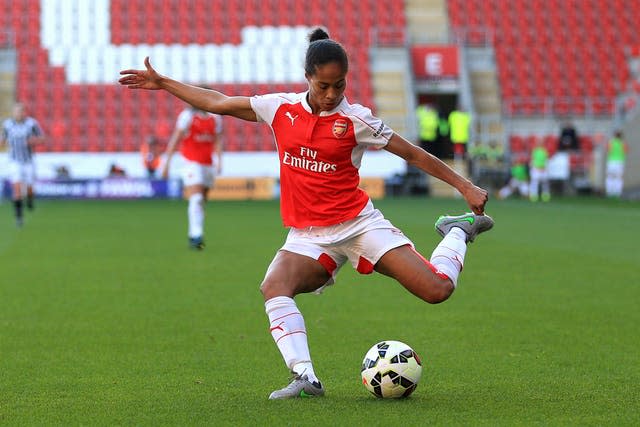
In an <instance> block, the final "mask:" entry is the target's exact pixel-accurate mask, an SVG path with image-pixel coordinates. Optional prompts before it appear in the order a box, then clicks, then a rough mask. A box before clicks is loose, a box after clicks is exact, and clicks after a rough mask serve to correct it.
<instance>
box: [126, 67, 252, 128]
mask: <svg viewBox="0 0 640 427" xmlns="http://www.w3.org/2000/svg"><path fill="white" fill-rule="evenodd" d="M144 65H145V69H144V70H133V69H129V70H123V71H120V74H121V75H122V77H121V78H120V80H119V82H120V84H121V85H124V86H127V87H128V88H129V89H147V90H159V89H163V90H166V91H167V92H169V93H171V94H172V95H174V96H175V97H177V98H180V99H182V100H183V101H185V102H187V103H188V104H191V105H193V106H194V107H196V108H198V109H200V110H204V111H209V112H211V113H216V114H223V115H229V116H234V117H237V118H239V119H243V120H249V121H253V122H255V121H256V120H257V118H256V115H255V113H254V112H253V109H252V108H251V103H250V102H249V98H248V97H246V96H227V95H225V94H223V93H221V92H218V91H216V90H211V89H204V88H201V87H197V86H192V85H188V84H186V83H182V82H179V81H177V80H173V79H170V78H168V77H166V76H163V75H161V74H159V73H158V72H157V71H156V70H155V69H154V68H153V67H152V66H151V61H149V57H146V58H145V59H144Z"/></svg>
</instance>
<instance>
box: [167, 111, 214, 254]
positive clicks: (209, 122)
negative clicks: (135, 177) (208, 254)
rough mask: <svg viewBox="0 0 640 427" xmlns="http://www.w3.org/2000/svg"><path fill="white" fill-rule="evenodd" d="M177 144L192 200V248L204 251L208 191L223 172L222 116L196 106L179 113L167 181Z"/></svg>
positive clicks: (189, 210)
mask: <svg viewBox="0 0 640 427" xmlns="http://www.w3.org/2000/svg"><path fill="white" fill-rule="evenodd" d="M178 143H180V153H181V154H182V157H183V158H184V160H185V165H184V168H183V170H182V184H183V185H184V195H185V197H186V198H187V200H188V201H189V204H188V208H187V216H188V220H189V231H188V235H189V246H190V247H191V248H193V249H198V250H202V249H204V218H205V210H204V205H205V203H206V201H207V192H208V191H209V189H210V188H211V187H212V186H213V183H214V180H215V177H216V175H219V174H220V172H221V171H222V149H223V140H222V117H220V116H219V115H217V114H211V113H207V112H206V111H203V110H199V109H197V108H194V107H189V108H186V109H185V110H183V111H182V112H181V113H180V115H179V116H178V120H177V123H176V127H175V129H174V131H173V134H172V135H171V139H169V143H168V144H167V152H166V157H167V159H166V162H165V164H164V167H163V170H162V177H163V178H164V179H167V178H168V176H169V167H170V164H171V158H172V156H173V153H174V152H175V150H176V146H177V144H178ZM214 153H215V162H214V158H213V154H214Z"/></svg>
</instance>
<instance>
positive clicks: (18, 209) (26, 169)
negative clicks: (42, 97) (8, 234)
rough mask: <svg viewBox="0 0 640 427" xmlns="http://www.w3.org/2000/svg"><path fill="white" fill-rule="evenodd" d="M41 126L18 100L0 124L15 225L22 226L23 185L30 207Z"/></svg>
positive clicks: (0, 139) (32, 197)
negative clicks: (7, 162) (7, 155)
mask: <svg viewBox="0 0 640 427" xmlns="http://www.w3.org/2000/svg"><path fill="white" fill-rule="evenodd" d="M43 135H44V134H43V132H42V128H41V127H40V125H39V124H38V121H37V120H36V119H34V118H33V117H29V116H28V115H27V113H26V107H25V106H24V104H22V103H17V104H15V105H14V107H13V117H11V118H9V119H6V120H5V121H4V123H3V124H2V134H1V135H0V147H1V146H3V145H5V144H7V145H8V146H9V179H10V181H11V184H12V191H13V196H12V197H13V206H14V214H15V217H16V225H17V226H18V227H22V224H23V212H22V197H23V190H24V187H26V195H27V200H26V201H27V209H29V210H33V208H34V204H33V200H34V198H35V195H34V191H33V184H34V181H35V179H36V172H35V164H34V161H33V157H34V152H35V150H34V146H35V145H36V144H38V143H40V142H42V141H43V138H44V136H43Z"/></svg>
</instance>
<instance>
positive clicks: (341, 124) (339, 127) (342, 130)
mask: <svg viewBox="0 0 640 427" xmlns="http://www.w3.org/2000/svg"><path fill="white" fill-rule="evenodd" d="M347 127H348V126H347V121H346V120H345V119H338V120H336V121H335V122H333V136H335V137H336V138H342V137H343V136H345V135H346V133H347Z"/></svg>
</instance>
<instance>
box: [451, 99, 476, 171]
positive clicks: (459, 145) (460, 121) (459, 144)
mask: <svg viewBox="0 0 640 427" xmlns="http://www.w3.org/2000/svg"><path fill="white" fill-rule="evenodd" d="M470 129H471V114H469V113H468V112H467V111H465V110H464V109H463V108H458V109H457V110H453V111H452V112H451V113H449V137H450V138H451V142H452V143H453V156H454V158H457V159H462V158H464V157H465V155H466V152H467V143H468V142H469V132H470Z"/></svg>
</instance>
